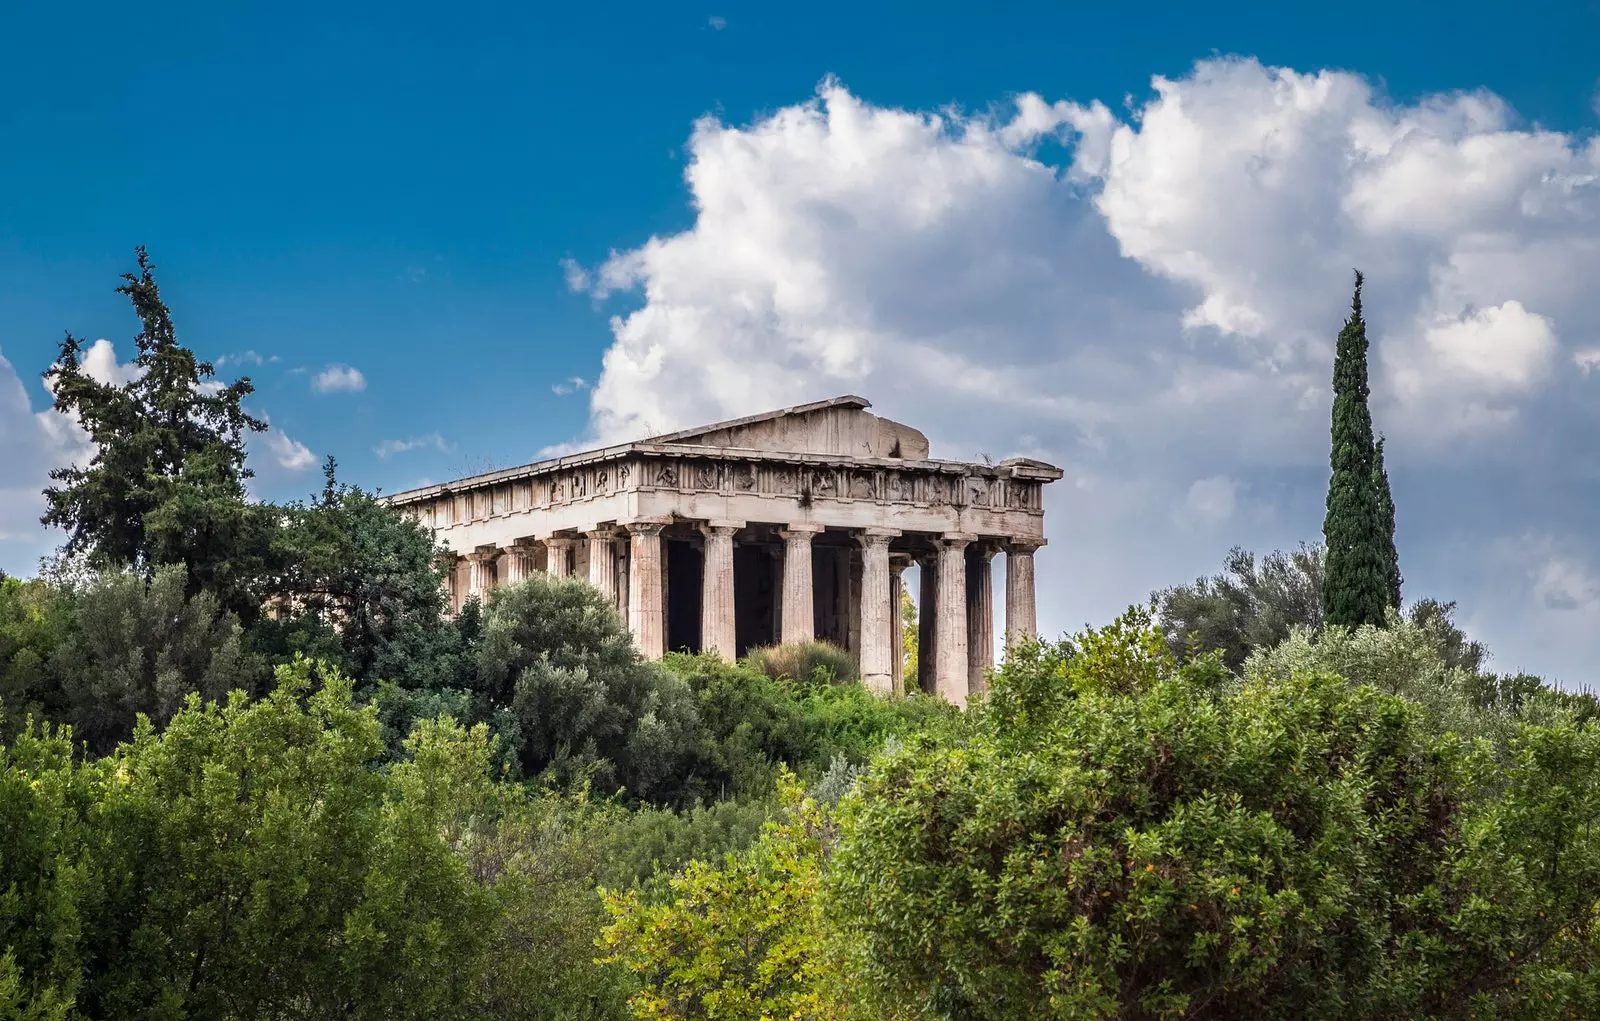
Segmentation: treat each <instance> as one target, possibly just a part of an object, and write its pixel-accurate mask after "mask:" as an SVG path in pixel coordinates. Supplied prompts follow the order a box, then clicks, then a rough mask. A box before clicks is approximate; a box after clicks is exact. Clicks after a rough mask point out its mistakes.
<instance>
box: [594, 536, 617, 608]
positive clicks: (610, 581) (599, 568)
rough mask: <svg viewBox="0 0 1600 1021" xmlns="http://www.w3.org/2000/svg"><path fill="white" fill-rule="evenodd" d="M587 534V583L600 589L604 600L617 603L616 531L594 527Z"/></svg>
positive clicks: (614, 604)
mask: <svg viewBox="0 0 1600 1021" xmlns="http://www.w3.org/2000/svg"><path fill="white" fill-rule="evenodd" d="M588 535H589V584H591V585H593V586H594V587H595V588H597V589H599V590H600V594H601V595H603V596H605V598H606V602H608V603H610V604H611V605H612V606H616V605H617V542H616V540H617V532H616V529H614V528H596V529H595V530H594V531H592V532H590V533H588Z"/></svg>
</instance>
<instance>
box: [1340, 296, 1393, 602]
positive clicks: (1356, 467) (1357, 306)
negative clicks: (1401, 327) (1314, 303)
mask: <svg viewBox="0 0 1600 1021" xmlns="http://www.w3.org/2000/svg"><path fill="white" fill-rule="evenodd" d="M1361 284H1362V277H1361V273H1360V271H1359V270H1358V271H1357V272H1356V287H1355V296H1354V297H1353V298H1352V299H1351V302H1350V318H1349V319H1347V320H1345V324H1344V329H1342V330H1340V331H1339V347H1338V351H1337V353H1336V354H1335V356H1334V362H1333V421H1332V428H1331V431H1330V432H1331V439H1332V443H1331V449H1330V451H1329V460H1330V462H1331V466H1332V469H1333V472H1332V476H1331V477H1330V478H1329V479H1328V504H1327V516H1326V517H1325V518H1324V519H1323V522H1322V535H1323V539H1324V541H1325V543H1326V544H1327V548H1328V550H1327V568H1326V571H1325V573H1324V574H1323V578H1322V614H1323V619H1324V621H1325V622H1327V623H1329V624H1344V625H1347V626H1349V627H1359V626H1360V625H1362V624H1375V625H1378V626H1380V627H1381V626H1382V625H1383V624H1384V608H1385V607H1387V606H1388V605H1389V592H1390V584H1389V579H1390V571H1389V561H1388V559H1387V558H1386V557H1385V555H1384V552H1383V550H1384V536H1383V523H1382V521H1381V518H1382V510H1381V508H1380V506H1379V499H1378V489H1377V486H1376V485H1374V481H1373V480H1374V478H1375V474H1376V472H1377V470H1378V464H1377V460H1378V459H1377V448H1376V445H1375V444H1374V443H1373V439H1372V413H1371V411H1369V410H1368V408H1367V394H1368V390H1367V324H1366V321H1365V320H1364V319H1362V317H1361ZM1396 580H1397V581H1398V579H1396Z"/></svg>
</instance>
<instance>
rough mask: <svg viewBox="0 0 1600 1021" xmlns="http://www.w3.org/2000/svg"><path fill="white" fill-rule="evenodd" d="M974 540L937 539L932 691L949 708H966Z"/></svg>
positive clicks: (961, 536) (958, 535)
mask: <svg viewBox="0 0 1600 1021" xmlns="http://www.w3.org/2000/svg"><path fill="white" fill-rule="evenodd" d="M976 538H977V536H975V535H969V534H967V533H965V532H946V533H945V534H944V535H943V536H941V537H940V539H939V543H938V547H939V580H938V587H939V594H938V605H937V611H938V612H937V613H936V614H935V616H936V618H937V625H936V627H935V631H936V632H937V634H938V637H937V638H935V639H934V645H935V648H936V651H935V653H934V675H933V684H934V690H935V691H937V692H938V693H939V694H940V695H941V696H942V697H943V698H944V699H945V701H947V702H949V703H950V704H951V705H957V706H961V707H962V708H965V707H966V704H967V683H968V677H969V674H968V670H969V664H968V663H967V544H968V543H969V542H971V541H972V540H973V539H976Z"/></svg>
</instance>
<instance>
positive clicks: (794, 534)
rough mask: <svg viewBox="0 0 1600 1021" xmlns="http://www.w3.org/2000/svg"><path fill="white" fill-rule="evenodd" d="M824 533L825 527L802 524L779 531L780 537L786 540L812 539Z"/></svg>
mask: <svg viewBox="0 0 1600 1021" xmlns="http://www.w3.org/2000/svg"><path fill="white" fill-rule="evenodd" d="M822 531H823V526H821V525H813V524H810V523H802V524H795V525H788V526H785V527H783V528H780V529H778V535H779V536H781V537H782V538H785V539H810V538H811V537H813V536H815V535H818V534H820V533H821V532H822Z"/></svg>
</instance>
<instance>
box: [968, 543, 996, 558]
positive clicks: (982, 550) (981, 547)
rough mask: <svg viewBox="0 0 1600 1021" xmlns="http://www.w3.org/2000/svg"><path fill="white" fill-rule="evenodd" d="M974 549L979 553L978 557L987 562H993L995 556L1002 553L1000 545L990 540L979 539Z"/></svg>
mask: <svg viewBox="0 0 1600 1021" xmlns="http://www.w3.org/2000/svg"><path fill="white" fill-rule="evenodd" d="M973 547H974V549H975V550H976V551H977V554H978V556H980V557H982V558H983V559H984V560H985V561H988V560H993V559H994V555H995V554H996V553H999V552H1000V544H999V543H996V542H991V541H990V540H988V539H979V540H978V541H977V542H976V543H974V544H973Z"/></svg>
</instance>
